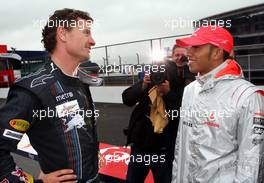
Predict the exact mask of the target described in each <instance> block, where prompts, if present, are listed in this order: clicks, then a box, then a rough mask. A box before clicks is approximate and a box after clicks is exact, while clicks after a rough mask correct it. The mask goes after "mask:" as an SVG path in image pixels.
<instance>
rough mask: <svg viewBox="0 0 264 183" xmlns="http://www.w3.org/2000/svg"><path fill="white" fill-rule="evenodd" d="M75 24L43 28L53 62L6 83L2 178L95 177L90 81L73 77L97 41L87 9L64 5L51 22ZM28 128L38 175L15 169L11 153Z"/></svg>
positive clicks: (1, 115) (0, 119) (0, 116)
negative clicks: (36, 157)
mask: <svg viewBox="0 0 264 183" xmlns="http://www.w3.org/2000/svg"><path fill="white" fill-rule="evenodd" d="M55 20H56V21H57V20H65V21H75V22H77V23H78V24H75V25H77V26H72V25H71V26H68V25H58V26H56V27H54V26H53V27H50V26H48V23H47V25H46V26H45V27H44V29H43V32H42V35H43V42H44V47H45V48H46V50H47V51H48V52H49V53H50V56H51V62H50V63H47V64H46V65H45V67H43V68H41V69H40V70H38V71H37V72H35V73H32V74H30V75H28V76H26V77H23V78H21V79H19V80H17V81H16V82H15V84H14V85H13V86H12V87H11V88H10V91H9V94H8V97H7V101H6V104H5V105H4V106H3V107H2V108H1V110H0V182H1V183H2V182H3V183H8V182H10V183H11V182H12V183H16V182H44V183H46V182H49V183H53V182H54V183H55V182H56V183H57V182H76V181H77V182H89V183H90V182H98V141H97V134H96V124H95V117H96V116H98V111H96V110H95V109H94V105H93V101H92V98H91V94H90V90H89V85H88V84H85V83H83V82H81V81H80V80H79V78H78V77H76V76H74V75H75V73H76V69H77V68H78V65H79V64H80V63H81V62H83V61H84V60H87V59H88V58H89V52H90V49H91V46H93V45H95V42H94V40H93V38H92V36H91V32H90V26H89V25H90V24H91V22H92V21H93V20H92V18H91V17H90V16H89V14H88V13H86V12H82V11H78V10H73V9H63V10H57V11H55V13H54V15H52V16H51V17H50V19H49V21H55ZM23 133H26V134H27V135H28V137H29V139H30V143H31V144H32V146H33V147H34V149H35V150H36V151H37V152H38V157H39V163H40V166H41V170H42V171H43V173H42V174H41V176H40V177H39V179H34V178H33V177H32V176H31V175H30V174H28V173H26V172H24V171H23V170H22V169H20V168H18V167H17V166H16V164H15V163H14V161H13V158H12V156H11V155H10V152H13V151H15V150H16V149H17V143H18V142H19V141H20V140H21V138H22V136H23Z"/></svg>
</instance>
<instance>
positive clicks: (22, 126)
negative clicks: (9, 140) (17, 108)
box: [9, 119, 30, 132]
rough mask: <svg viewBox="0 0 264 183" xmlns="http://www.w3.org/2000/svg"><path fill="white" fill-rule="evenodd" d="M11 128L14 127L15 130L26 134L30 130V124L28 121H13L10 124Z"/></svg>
mask: <svg viewBox="0 0 264 183" xmlns="http://www.w3.org/2000/svg"><path fill="white" fill-rule="evenodd" d="M9 124H10V126H12V127H13V128H14V129H16V130H18V131H20V132H25V131H27V130H28V129H29V127H30V124H29V122H27V121H26V120H23V119H12V120H10V122H9Z"/></svg>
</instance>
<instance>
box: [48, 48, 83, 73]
mask: <svg viewBox="0 0 264 183" xmlns="http://www.w3.org/2000/svg"><path fill="white" fill-rule="evenodd" d="M61 53H63V54H61ZM64 53H65V54H64ZM51 60H52V61H53V62H54V63H55V64H56V65H57V66H58V67H59V68H60V69H61V70H62V72H63V73H64V74H66V75H68V76H74V75H75V71H76V68H77V67H78V66H79V64H80V61H78V60H77V59H76V58H74V57H72V56H70V55H68V54H67V53H66V52H61V51H56V50H55V51H54V53H53V54H52V55H51Z"/></svg>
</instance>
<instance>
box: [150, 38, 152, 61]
mask: <svg viewBox="0 0 264 183" xmlns="http://www.w3.org/2000/svg"><path fill="white" fill-rule="evenodd" d="M152 41H153V40H152V39H151V40H150V52H151V62H152V64H153V57H152V55H153V43H152Z"/></svg>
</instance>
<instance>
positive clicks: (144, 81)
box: [142, 74, 151, 90]
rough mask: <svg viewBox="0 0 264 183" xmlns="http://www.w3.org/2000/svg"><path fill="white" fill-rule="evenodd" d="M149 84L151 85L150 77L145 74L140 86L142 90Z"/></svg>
mask: <svg viewBox="0 0 264 183" xmlns="http://www.w3.org/2000/svg"><path fill="white" fill-rule="evenodd" d="M150 83H151V80H150V75H149V74H145V76H144V80H143V84H142V88H143V90H144V89H146V88H147V87H148V85H149V84H150Z"/></svg>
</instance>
